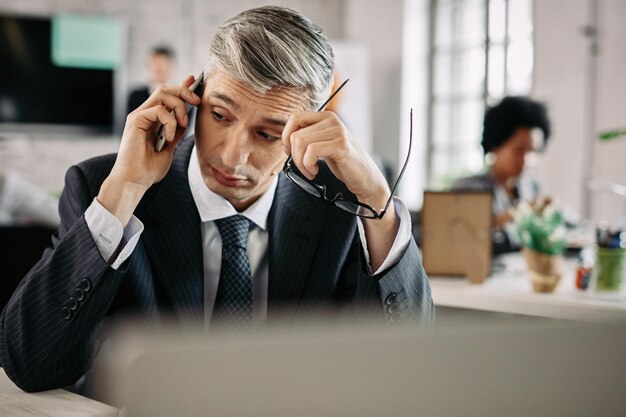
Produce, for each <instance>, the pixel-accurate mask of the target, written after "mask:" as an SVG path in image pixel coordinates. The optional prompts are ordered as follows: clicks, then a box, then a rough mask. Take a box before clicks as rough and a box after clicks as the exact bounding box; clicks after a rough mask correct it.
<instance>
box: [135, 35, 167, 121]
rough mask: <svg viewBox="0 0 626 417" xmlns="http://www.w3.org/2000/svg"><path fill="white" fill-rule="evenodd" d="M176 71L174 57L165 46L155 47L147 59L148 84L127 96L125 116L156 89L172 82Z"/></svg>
mask: <svg viewBox="0 0 626 417" xmlns="http://www.w3.org/2000/svg"><path fill="white" fill-rule="evenodd" d="M175 69H176V56H175V54H174V51H173V50H172V49H171V48H169V47H167V46H157V47H155V48H153V49H152V51H151V52H150V57H149V58H148V73H149V78H150V83H149V84H147V85H143V86H141V87H139V88H136V89H134V90H133V91H131V93H130V94H129V96H128V104H127V110H126V114H130V113H131V112H132V111H133V110H135V109H136V108H137V107H139V106H140V105H141V104H142V103H143V102H144V101H146V100H147V99H148V97H150V94H152V93H153V92H154V91H155V90H156V89H157V88H159V87H161V86H162V85H164V84H167V83H168V82H170V81H171V80H172V77H173V76H174V71H175Z"/></svg>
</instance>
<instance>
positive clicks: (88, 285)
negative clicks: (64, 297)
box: [80, 278, 91, 292]
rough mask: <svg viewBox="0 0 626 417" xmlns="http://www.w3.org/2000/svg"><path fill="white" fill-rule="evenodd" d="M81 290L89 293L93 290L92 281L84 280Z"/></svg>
mask: <svg viewBox="0 0 626 417" xmlns="http://www.w3.org/2000/svg"><path fill="white" fill-rule="evenodd" d="M80 288H82V290H83V291H85V292H89V290H91V281H89V279H88V278H85V279H83V280H82V282H81V283H80Z"/></svg>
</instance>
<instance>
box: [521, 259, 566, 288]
mask: <svg viewBox="0 0 626 417" xmlns="http://www.w3.org/2000/svg"><path fill="white" fill-rule="evenodd" d="M522 253H523V254H524V258H525V259H526V265H528V270H529V271H530V278H531V282H532V285H533V290H535V292H544V293H549V292H553V291H554V290H555V288H556V286H557V285H558V283H559V280H560V279H561V274H562V264H563V255H548V254H546V253H540V252H536V251H534V250H532V249H528V248H523V249H522Z"/></svg>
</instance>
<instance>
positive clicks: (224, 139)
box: [196, 69, 310, 211]
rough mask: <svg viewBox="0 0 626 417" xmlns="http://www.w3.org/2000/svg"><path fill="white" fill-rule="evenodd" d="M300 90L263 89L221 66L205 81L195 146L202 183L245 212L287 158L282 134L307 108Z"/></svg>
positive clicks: (263, 190) (267, 185)
mask: <svg viewBox="0 0 626 417" xmlns="http://www.w3.org/2000/svg"><path fill="white" fill-rule="evenodd" d="M308 103H309V102H308V100H307V99H306V98H305V97H304V95H303V94H302V92H301V91H299V90H297V89H292V88H281V89H274V90H271V91H269V92H268V93H266V94H260V93H258V92H255V91H253V90H252V89H251V88H250V87H248V86H246V85H245V84H242V83H240V82H238V81H236V80H234V79H233V78H231V77H229V76H228V75H226V74H224V73H223V72H221V71H219V70H215V69H214V70H212V71H211V72H210V73H209V74H208V75H207V77H206V78H205V80H204V92H203V94H202V102H201V103H200V106H199V107H198V116H197V120H196V148H197V152H198V162H199V164H200V171H201V172H202V178H203V179H204V183H205V184H206V186H207V187H209V189H210V190H211V191H213V192H214V193H216V194H219V195H221V196H222V197H224V198H225V199H226V200H228V201H229V202H230V203H231V204H232V205H233V207H235V209H237V210H238V211H243V210H245V209H246V208H248V207H249V206H250V205H251V204H252V203H254V202H255V201H256V200H257V199H258V198H259V197H260V196H261V195H263V193H264V192H265V191H266V190H267V189H268V188H269V185H270V184H271V182H272V180H273V179H274V176H275V175H277V174H278V173H279V172H280V170H281V169H282V166H283V164H284V162H285V160H286V158H287V155H285V153H284V152H283V148H282V143H281V134H282V132H283V128H284V127H285V124H286V123H287V120H288V119H289V115H290V114H292V113H295V112H302V111H309V110H310V109H309V107H308Z"/></svg>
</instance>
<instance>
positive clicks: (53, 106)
mask: <svg viewBox="0 0 626 417" xmlns="http://www.w3.org/2000/svg"><path fill="white" fill-rule="evenodd" d="M119 43H120V30H119V24H118V22H117V21H116V20H115V19H114V18H111V17H105V16H103V17H89V16H55V17H28V16H11V15H0V51H2V54H1V56H2V62H1V64H0V129H2V130H7V129H9V130H12V129H15V128H17V129H18V130H28V129H35V130H37V128H39V129H41V128H42V127H45V126H52V127H54V128H63V127H67V128H70V129H72V128H87V129H94V130H98V131H105V132H106V131H111V130H112V129H113V118H114V107H113V96H114V71H115V67H116V66H117V64H118V63H119V49H120V48H119Z"/></svg>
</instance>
